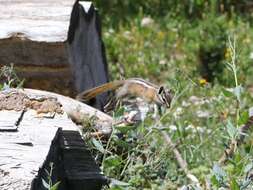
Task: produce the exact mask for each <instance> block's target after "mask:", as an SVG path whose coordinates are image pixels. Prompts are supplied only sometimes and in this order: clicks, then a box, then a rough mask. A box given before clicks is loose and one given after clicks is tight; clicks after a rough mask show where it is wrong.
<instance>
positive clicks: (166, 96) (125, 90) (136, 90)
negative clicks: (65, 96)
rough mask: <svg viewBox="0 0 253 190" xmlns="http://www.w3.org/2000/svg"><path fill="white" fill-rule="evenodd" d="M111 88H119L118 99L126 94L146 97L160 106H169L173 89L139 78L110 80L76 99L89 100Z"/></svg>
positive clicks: (145, 98) (149, 101)
mask: <svg viewBox="0 0 253 190" xmlns="http://www.w3.org/2000/svg"><path fill="white" fill-rule="evenodd" d="M109 90H117V92H116V98H117V99H119V98H124V97H126V96H135V97H140V98H142V99H144V100H145V101H146V102H148V103H155V104H157V105H158V106H166V107H168V108H169V107H170V103H171V100H172V92H171V90H168V89H165V88H164V87H163V86H160V87H158V86H156V85H154V84H152V83H150V82H147V81H145V80H143V79H139V78H130V79H126V80H118V81H113V82H108V83H105V84H102V85H101V86H98V87H94V88H92V89H89V90H86V91H84V92H82V93H80V94H78V95H77V97H76V99H77V100H79V101H83V102H87V101H89V100H90V99H92V98H95V97H96V96H97V95H99V94H101V93H104V92H106V91H109Z"/></svg>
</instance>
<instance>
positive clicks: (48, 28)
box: [0, 0, 75, 42]
mask: <svg viewBox="0 0 253 190" xmlns="http://www.w3.org/2000/svg"><path fill="white" fill-rule="evenodd" d="M74 2H75V1H74V0H61V1H57V0H43V1H41V0H0V38H9V37H10V36H12V35H14V34H15V33H16V34H20V33H23V34H24V35H25V36H26V37H27V38H29V39H30V40H33V41H46V42H63V41H65V40H66V39H67V31H68V25H69V18H70V13H71V9H72V6H73V4H74Z"/></svg>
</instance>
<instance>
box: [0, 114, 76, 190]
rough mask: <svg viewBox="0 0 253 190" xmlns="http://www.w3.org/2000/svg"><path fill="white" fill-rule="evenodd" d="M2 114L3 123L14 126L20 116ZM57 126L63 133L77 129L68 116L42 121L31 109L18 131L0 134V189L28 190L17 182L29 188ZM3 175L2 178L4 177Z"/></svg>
mask: <svg viewBox="0 0 253 190" xmlns="http://www.w3.org/2000/svg"><path fill="white" fill-rule="evenodd" d="M6 112H7V111H4V112H3V111H1V112H0V121H1V120H3V118H4V120H5V121H8V120H9V122H10V123H11V121H13V119H15V118H18V117H19V116H20V114H21V113H20V112H16V116H14V115H15V114H14V111H10V112H12V113H11V114H8V116H6ZM58 127H62V128H63V129H64V130H72V131H73V130H78V128H77V126H76V125H75V124H74V123H73V122H72V121H71V120H70V119H69V118H68V117H67V115H66V114H63V115H60V114H56V115H55V117H54V118H43V117H42V118H39V117H37V113H36V112H35V111H33V110H29V111H27V112H25V113H24V116H23V118H22V121H21V122H20V124H19V126H18V130H17V131H16V132H0V189H1V190H4V189H12V188H18V189H26V188H25V187H26V185H25V186H24V185H22V187H16V185H17V184H16V182H17V183H18V184H19V183H22V184H27V185H30V184H31V181H32V180H33V178H34V177H35V175H36V174H37V171H38V169H39V167H40V166H41V165H42V164H43V162H44V160H45V158H46V155H47V153H48V151H49V148H50V144H51V141H52V139H53V138H54V136H55V133H56V131H57V129H58ZM1 176H2V177H1Z"/></svg>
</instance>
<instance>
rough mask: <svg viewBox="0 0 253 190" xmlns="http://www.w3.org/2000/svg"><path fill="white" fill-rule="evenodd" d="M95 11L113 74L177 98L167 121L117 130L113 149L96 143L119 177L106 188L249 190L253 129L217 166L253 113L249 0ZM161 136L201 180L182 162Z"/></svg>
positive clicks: (121, 5) (114, 5) (122, 4)
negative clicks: (162, 87)
mask: <svg viewBox="0 0 253 190" xmlns="http://www.w3.org/2000/svg"><path fill="white" fill-rule="evenodd" d="M218 2H219V3H218ZM97 7H98V8H99V10H100V12H101V14H102V16H103V18H102V20H103V39H104V42H105V46H106V53H107V59H108V63H109V69H110V73H111V78H112V79H119V78H129V77H142V78H144V79H148V80H150V81H153V82H155V83H160V84H165V85H167V86H168V87H171V88H172V89H173V90H174V91H175V92H176V98H175V99H174V102H173V106H172V108H171V109H170V110H166V111H165V112H164V113H163V115H162V116H161V119H160V120H157V119H153V118H152V115H150V117H148V118H146V120H145V121H144V122H143V123H141V124H139V125H137V126H127V127H123V128H122V127H118V126H115V127H114V132H113V135H112V137H111V138H110V141H109V142H108V143H107V144H103V146H102V144H98V143H99V142H98V141H96V143H95V146H96V147H98V149H99V150H100V153H98V152H96V155H97V158H100V159H98V160H103V162H102V166H101V168H102V169H103V172H104V173H105V174H106V175H107V176H109V177H111V178H113V179H115V180H112V184H111V186H110V188H109V189H113V190H116V189H117V190H118V189H129V190H131V189H162V190H163V189H177V188H180V187H181V188H182V189H183V187H185V189H186V187H188V189H232V190H237V189H252V186H253V182H252V174H253V162H252V161H253V157H252V154H253V150H252V140H251V139H252V136H253V135H252V134H251V133H250V132H248V134H247V137H246V139H245V143H244V144H243V145H241V146H238V147H237V148H236V150H235V153H234V155H233V156H232V157H231V158H230V159H229V160H228V161H227V162H225V163H224V164H219V163H218V161H219V159H220V158H221V157H222V155H223V153H224V150H225V149H226V148H227V147H228V146H229V144H230V143H231V142H234V140H236V139H237V138H238V136H239V135H240V132H239V127H240V126H242V125H243V124H245V123H246V122H247V120H248V118H249V114H248V113H249V108H250V107H253V104H252V103H253V99H252V92H251V95H250V89H251V88H252V85H253V84H252V81H253V67H252V61H253V53H252V52H253V43H252V41H253V30H252V13H251V11H252V9H253V8H252V5H251V7H250V1H233V0H228V1H215V0H210V1H204V0H194V1H182V2H181V1H180V3H179V2H178V1H175V0H171V1H159V0H152V1H151V0H150V1H140V2H139V1H138V2H137V1H131V0H128V1H118V0H112V1H110V2H107V3H105V2H103V1H97ZM250 9H251V11H250ZM251 91H252V89H251ZM123 112H124V109H123V108H120V109H119V110H118V111H116V113H115V117H118V116H119V115H122V113H123ZM151 114H152V113H151ZM162 131H165V132H166V133H167V134H168V135H169V136H170V137H171V139H172V141H173V142H174V143H175V144H176V148H177V149H178V150H179V151H180V153H181V155H182V157H183V158H184V159H185V160H186V161H187V163H188V168H189V171H190V173H191V174H192V175H194V176H195V177H196V178H197V179H198V181H199V183H196V182H195V183H194V182H193V181H191V180H190V179H189V178H187V176H186V175H185V173H184V172H183V170H182V169H181V168H180V167H179V166H178V162H177V160H176V158H175V156H174V154H173V151H172V149H171V148H169V147H168V145H167V144H166V142H165V140H164V138H163V136H162V135H161V132H162ZM119 133H121V134H122V137H119V135H118V134H119ZM93 144H94V143H93ZM101 152H102V153H101ZM104 153H106V154H104ZM101 157H102V158H101Z"/></svg>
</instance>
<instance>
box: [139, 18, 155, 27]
mask: <svg viewBox="0 0 253 190" xmlns="http://www.w3.org/2000/svg"><path fill="white" fill-rule="evenodd" d="M153 23H154V20H153V19H152V18H150V17H144V18H143V19H142V20H141V26H142V27H148V26H150V25H152V24H153Z"/></svg>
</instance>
